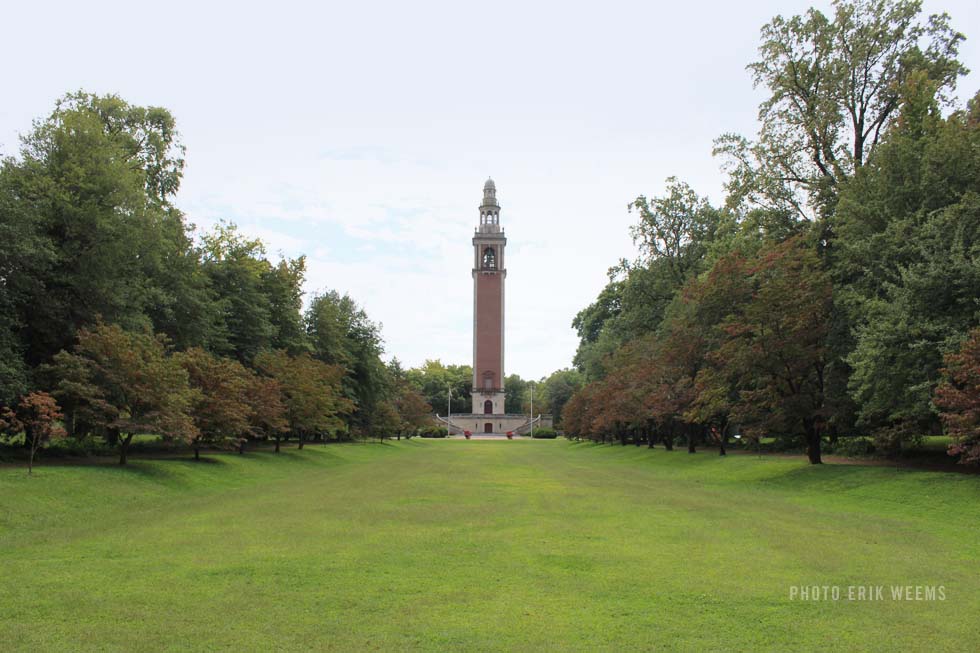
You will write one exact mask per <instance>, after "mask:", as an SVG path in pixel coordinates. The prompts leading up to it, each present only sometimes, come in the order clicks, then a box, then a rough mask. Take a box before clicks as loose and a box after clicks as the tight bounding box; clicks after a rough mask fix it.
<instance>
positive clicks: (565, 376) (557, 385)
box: [535, 368, 584, 424]
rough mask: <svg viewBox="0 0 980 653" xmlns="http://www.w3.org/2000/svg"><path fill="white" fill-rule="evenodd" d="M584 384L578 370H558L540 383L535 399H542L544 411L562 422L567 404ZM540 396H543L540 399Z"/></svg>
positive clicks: (557, 422) (558, 422) (558, 421)
mask: <svg viewBox="0 0 980 653" xmlns="http://www.w3.org/2000/svg"><path fill="white" fill-rule="evenodd" d="M583 384H584V380H583V379H582V375H581V373H579V371H578V370H575V369H568V368H566V369H563V370H557V371H555V372H552V373H551V375H549V376H548V377H547V378H545V379H543V380H542V381H541V382H540V383H539V384H538V386H537V390H536V394H535V401H541V402H542V404H541V405H542V406H543V407H544V408H543V411H544V412H549V413H551V416H552V418H553V419H554V423H555V424H561V418H562V412H563V411H564V409H565V405H566V404H567V403H568V400H569V399H571V397H572V395H573V394H575V392H576V391H577V390H578V389H579V388H581V387H582V385H583ZM538 396H540V397H541V398H540V400H539V399H538Z"/></svg>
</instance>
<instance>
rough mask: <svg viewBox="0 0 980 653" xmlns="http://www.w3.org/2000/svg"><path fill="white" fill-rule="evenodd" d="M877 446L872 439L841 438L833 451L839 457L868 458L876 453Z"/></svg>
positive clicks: (834, 445) (833, 447)
mask: <svg viewBox="0 0 980 653" xmlns="http://www.w3.org/2000/svg"><path fill="white" fill-rule="evenodd" d="M874 450H875V446H874V443H873V442H871V440H870V438H864V437H854V438H841V439H839V440H838V441H837V442H835V443H834V444H833V446H832V448H831V451H832V452H833V453H835V454H837V455H838V456H848V457H854V456H867V455H870V454H872V453H874Z"/></svg>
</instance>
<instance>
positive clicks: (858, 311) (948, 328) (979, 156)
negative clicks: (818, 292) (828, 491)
mask: <svg viewBox="0 0 980 653" xmlns="http://www.w3.org/2000/svg"><path fill="white" fill-rule="evenodd" d="M923 83H924V82H923ZM921 91H922V92H921V93H920V94H918V95H911V96H910V97H909V98H908V101H907V104H906V105H904V106H903V108H902V112H901V115H900V119H899V121H898V122H897V123H896V124H895V125H894V127H893V128H892V129H891V130H890V131H889V132H888V134H886V136H885V140H884V142H883V143H882V144H881V145H880V146H879V147H878V149H877V150H876V151H875V153H874V154H873V156H871V157H870V159H869V160H868V162H867V164H866V165H865V167H864V168H863V169H862V170H861V171H860V173H859V174H858V175H856V176H855V178H854V179H853V180H852V181H851V182H850V183H849V184H848V185H847V187H846V188H844V189H843V191H842V193H841V198H840V202H839V205H838V209H837V213H836V215H835V217H834V223H835V230H836V231H837V232H838V234H839V237H838V239H837V241H836V243H835V246H834V250H833V256H832V267H831V270H832V272H833V275H834V278H835V282H836V283H837V285H838V286H839V287H840V288H841V292H840V293H839V300H838V303H839V305H840V311H841V313H842V321H843V322H844V324H845V326H846V327H847V332H848V333H850V334H851V336H852V337H851V338H850V342H849V343H848V344H849V345H850V347H849V351H848V352H847V355H846V358H845V360H846V363H847V364H848V366H849V369H850V370H851V374H850V378H849V380H848V386H847V387H848V389H849V391H850V393H851V397H852V398H853V400H854V403H855V406H856V416H857V423H858V425H859V426H862V427H864V428H867V429H869V430H871V431H873V432H874V433H875V434H876V440H877V441H878V442H877V444H878V448H879V449H885V450H892V451H897V450H900V449H901V448H903V447H905V446H906V445H909V444H914V441H915V439H916V438H918V437H919V436H920V435H921V434H922V433H927V432H929V431H930V430H933V429H937V428H938V427H939V424H938V419H937V415H936V413H935V410H934V408H933V405H932V403H931V402H932V397H933V392H934V390H935V388H936V386H937V384H938V383H939V381H940V378H941V373H940V369H941V368H942V366H943V355H944V354H945V353H946V352H949V351H952V350H953V349H954V348H955V347H956V346H957V345H958V343H959V342H960V340H961V339H962V338H963V337H964V335H965V334H966V333H967V332H968V331H969V330H970V329H971V328H973V327H975V326H977V324H978V315H977V311H976V307H977V302H978V301H980V257H978V255H980V103H978V101H977V98H974V100H973V101H971V103H970V104H969V106H968V108H967V110H965V111H957V112H954V113H953V114H951V115H950V116H949V117H948V118H946V119H943V118H942V117H941V116H940V115H939V110H938V106H936V104H935V102H934V100H933V97H932V91H931V90H930V88H929V87H928V85H924V86H923V88H922V89H921Z"/></svg>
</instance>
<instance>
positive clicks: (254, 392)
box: [245, 374, 289, 453]
mask: <svg viewBox="0 0 980 653" xmlns="http://www.w3.org/2000/svg"><path fill="white" fill-rule="evenodd" d="M245 398H246V401H247V402H248V404H249V406H250V408H251V411H250V413H249V418H248V423H249V428H250V431H251V433H252V435H254V436H255V437H258V438H272V439H274V440H275V442H276V453H279V443H280V441H281V440H282V436H283V434H284V433H287V432H288V431H289V421H288V420H287V419H286V404H285V401H284V399H283V394H282V385H280V383H279V381H277V380H276V379H274V378H272V377H268V376H263V375H261V374H253V375H252V376H251V378H250V379H249V383H248V387H246V388H245Z"/></svg>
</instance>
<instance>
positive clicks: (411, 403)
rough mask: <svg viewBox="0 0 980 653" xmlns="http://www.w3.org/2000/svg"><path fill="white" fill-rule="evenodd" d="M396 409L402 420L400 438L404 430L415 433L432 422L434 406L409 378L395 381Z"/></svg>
mask: <svg viewBox="0 0 980 653" xmlns="http://www.w3.org/2000/svg"><path fill="white" fill-rule="evenodd" d="M394 395H395V398H394V402H395V410H396V411H397V412H398V417H399V420H400V430H399V438H400V437H401V433H402V432H406V433H407V434H414V433H415V432H417V431H418V430H419V429H420V428H423V427H425V426H428V425H429V424H431V423H432V406H430V405H429V404H428V402H426V400H425V398H424V397H423V396H422V394H421V393H420V392H419V391H418V390H417V389H416V388H415V386H413V385H412V384H411V383H409V382H408V380H407V379H400V380H396V381H395V392H394Z"/></svg>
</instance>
